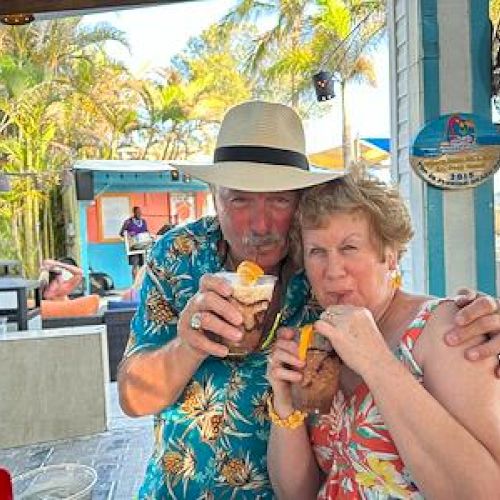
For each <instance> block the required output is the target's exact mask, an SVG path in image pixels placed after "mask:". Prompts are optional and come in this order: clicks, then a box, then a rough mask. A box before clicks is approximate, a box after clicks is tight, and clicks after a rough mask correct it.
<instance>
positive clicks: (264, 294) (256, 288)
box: [217, 272, 276, 356]
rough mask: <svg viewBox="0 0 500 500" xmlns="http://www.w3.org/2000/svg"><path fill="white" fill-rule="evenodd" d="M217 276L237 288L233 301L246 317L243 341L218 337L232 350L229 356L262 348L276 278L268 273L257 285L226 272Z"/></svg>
mask: <svg viewBox="0 0 500 500" xmlns="http://www.w3.org/2000/svg"><path fill="white" fill-rule="evenodd" d="M217 276H219V277H222V278H224V279H225V280H227V281H229V283H230V284H231V286H232V287H233V293H232V295H231V297H230V298H229V301H230V302H231V303H232V304H233V305H234V306H235V307H236V308H237V309H238V310H239V311H240V312H241V314H242V316H243V324H242V325H241V327H240V330H241V331H242V332H243V338H242V339H241V340H240V341H239V342H232V341H229V340H227V339H225V338H222V337H218V340H219V341H220V342H222V343H223V344H224V345H227V346H228V347H229V356H245V355H247V354H250V353H251V352H254V351H256V350H257V349H258V348H259V347H260V344H261V341H262V333H263V332H262V326H263V323H264V318H265V315H266V312H267V309H268V307H269V304H270V302H271V299H272V296H273V291H274V285H275V284H276V276H271V275H268V274H265V275H263V276H261V277H260V278H258V279H257V281H256V282H255V283H254V284H247V283H244V282H242V280H241V278H240V276H239V275H238V274H236V273H230V272H222V273H217Z"/></svg>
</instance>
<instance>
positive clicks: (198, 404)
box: [125, 217, 317, 500]
mask: <svg viewBox="0 0 500 500" xmlns="http://www.w3.org/2000/svg"><path fill="white" fill-rule="evenodd" d="M221 238H222V233H221V231H220V227H219V224H218V221H217V219H215V218H210V217H207V218H204V219H201V220H199V221H197V222H194V223H192V224H188V225H186V226H182V227H178V228H176V229H174V230H173V231H170V232H168V233H167V234H165V235H164V236H163V237H162V238H161V239H160V240H159V241H158V242H157V243H156V244H155V246H154V248H153V250H152V253H151V256H150V257H149V259H148V263H147V265H148V273H147V275H146V278H145V280H144V285H143V287H142V290H141V303H140V306H139V308H138V311H137V314H136V315H135V316H134V319H133V320H132V324H131V333H130V338H129V343H128V346H127V350H126V354H125V355H126V356H130V355H132V354H134V353H137V352H142V351H145V350H151V349H157V348H159V347H161V346H163V345H165V344H166V343H167V342H169V341H170V340H172V339H173V338H174V337H175V336H176V335H177V320H178V316H179V314H180V312H181V311H182V310H183V309H184V307H185V306H186V303H187V301H188V300H189V299H190V298H191V297H192V296H193V294H194V293H196V291H197V290H198V283H199V280H200V278H201V277H202V276H203V275H204V274H205V273H214V272H218V271H220V270H221V269H222V267H223V262H222V260H223V259H221V257H220V255H219V254H220V252H219V251H218V248H219V242H220V241H221ZM307 295H308V285H307V284H306V282H305V280H304V276H303V274H297V275H296V276H294V277H293V278H292V279H291V281H290V283H289V286H288V288H287V291H286V293H285V294H284V297H283V304H282V309H281V315H280V317H281V323H280V324H295V323H297V322H300V321H302V320H304V321H309V320H310V318H314V315H315V314H317V313H316V310H315V309H314V308H309V307H307V306H304V304H305V301H306V300H307ZM267 354H268V352H266V351H262V352H257V353H254V354H252V355H249V356H246V357H245V358H242V359H240V360H229V359H228V360H223V359H219V358H215V357H208V358H207V359H206V360H205V361H204V362H203V363H202V365H201V366H200V368H199V369H198V370H197V372H196V373H195V374H194V376H193V378H192V379H191V381H190V383H189V384H188V385H187V387H186V388H185V390H184V392H183V394H182V395H181V396H180V397H179V399H178V400H177V402H176V403H174V404H173V405H172V406H170V407H168V408H166V409H164V410H163V411H162V412H160V413H159V414H157V415H156V416H155V420H154V434H155V444H154V450H153V453H152V456H151V458H150V460H149V463H148V466H147V470H146V477H145V479H144V481H143V484H142V487H141V489H140V492H139V498H140V499H155V500H162V499H169V500H170V499H172V500H175V499H190V500H196V499H213V498H217V499H219V500H223V499H228V500H229V499H248V500H250V499H252V500H254V499H268V498H273V492H272V488H271V484H270V481H269V478H268V475H267V457H266V453H267V440H268V436H269V425H270V424H269V420H268V416H267V407H266V400H267V397H268V394H269V383H268V381H267V379H266V376H265V374H266V365H267Z"/></svg>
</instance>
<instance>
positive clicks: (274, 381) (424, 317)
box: [268, 174, 500, 500]
mask: <svg viewBox="0 0 500 500" xmlns="http://www.w3.org/2000/svg"><path fill="white" fill-rule="evenodd" d="M297 221H298V223H299V224H300V231H299V233H296V235H295V236H296V239H297V238H299V240H300V243H301V247H302V256H303V257H302V258H303V263H304V267H305V271H306V274H307V277H308V279H309V282H310V284H311V288H312V292H313V293H314V295H315V297H316V299H317V301H318V302H319V304H320V305H321V306H322V308H323V309H325V312H324V313H323V314H322V316H321V319H320V320H319V321H317V322H316V323H314V330H315V332H316V333H317V334H319V335H321V336H323V337H324V338H326V339H327V340H328V341H329V342H330V343H331V345H332V346H333V349H335V351H336V353H337V354H338V356H339V357H340V358H341V360H342V361H343V365H342V367H341V370H340V381H339V389H338V391H337V392H336V393H335V396H334V399H333V403H332V405H331V409H330V412H329V413H328V414H327V415H324V416H321V417H319V418H317V419H315V420H312V421H311V422H310V425H309V428H307V427H306V425H305V422H306V420H305V414H304V413H302V412H300V411H297V408H295V407H294V401H293V398H292V392H291V388H292V384H294V383H300V382H301V380H302V373H303V369H304V367H305V363H304V361H302V360H301V359H300V357H299V356H298V346H297V343H296V342H295V341H294V332H293V331H292V330H290V329H282V330H281V331H280V335H279V339H278V341H277V342H276V344H275V346H274V349H273V353H272V356H271V358H270V362H269V366H268V378H269V380H270V382H271V385H272V389H273V397H272V401H271V403H270V415H271V419H272V422H273V425H272V430H271V438H270V443H269V449H268V467H269V471H270V476H271V480H272V483H273V487H274V489H275V492H276V493H277V495H278V497H279V498H284V499H287V498H289V499H293V500H295V499H297V498H300V499H308V498H316V497H317V498H321V499H335V498H347V499H357V498H412V499H418V498H423V497H424V496H425V497H429V498H442V499H448V498H453V499H460V498H463V499H471V498H474V499H476V498H477V499H490V498H496V497H497V496H498V492H499V491H500V385H499V384H498V381H497V380H496V379H495V378H494V377H492V372H493V370H494V368H495V360H494V359H493V358H492V359H488V360H483V361H481V362H478V363H469V362H468V361H467V360H466V359H464V356H463V354H462V353H460V352H458V351H457V350H456V349H453V348H451V347H448V346H446V345H445V344H444V342H443V340H442V339H443V336H444V334H445V333H446V332H448V331H449V330H451V329H452V328H453V326H454V314H455V312H456V306H455V304H454V303H453V302H452V301H447V300H442V301H439V300H435V299H432V298H429V297H424V296H418V295H415V294H412V293H408V292H405V291H402V290H401V289H400V287H399V285H400V280H399V279H397V274H398V263H399V260H400V258H401V255H402V253H403V252H404V251H405V249H406V245H407V244H408V242H409V240H410V239H411V237H412V234H413V232H412V228H411V222H410V217H409V214H408V210H407V209H406V206H405V203H404V201H403V199H402V198H401V196H400V195H399V194H398V192H397V191H396V190H395V189H394V188H391V187H389V186H386V185H384V184H383V183H381V182H379V181H377V180H374V179H371V178H369V177H367V176H366V175H362V174H354V175H348V176H346V177H345V178H342V179H335V180H333V181H331V182H329V183H327V184H324V185H321V186H318V187H314V188H312V189H310V190H308V191H307V192H306V193H305V194H304V195H303V197H302V199H301V201H300V204H299V209H298V216H297ZM480 342H481V340H480V339H479V340H478V339H474V340H471V341H469V347H470V346H473V345H477V344H478V343H480Z"/></svg>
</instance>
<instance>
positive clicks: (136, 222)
mask: <svg viewBox="0 0 500 500" xmlns="http://www.w3.org/2000/svg"><path fill="white" fill-rule="evenodd" d="M133 213H134V215H132V217H129V218H128V219H126V220H125V221H124V222H123V224H122V228H121V229H120V233H119V234H120V236H121V237H122V238H123V237H124V235H125V231H126V232H127V236H128V237H129V238H131V240H134V239H135V238H136V237H137V235H139V234H142V233H148V225H147V223H146V221H145V220H144V219H143V218H142V211H141V207H134V208H133ZM130 247H131V248H133V244H132V243H131V244H130ZM128 263H129V265H130V266H132V279H133V280H134V281H135V277H136V275H137V271H138V270H139V268H140V267H142V266H143V265H144V254H143V253H137V254H133V255H129V256H128Z"/></svg>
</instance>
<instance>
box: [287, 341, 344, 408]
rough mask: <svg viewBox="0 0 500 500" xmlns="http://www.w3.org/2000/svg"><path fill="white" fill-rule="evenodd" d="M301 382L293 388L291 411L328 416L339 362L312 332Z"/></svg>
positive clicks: (338, 372)
mask: <svg viewBox="0 0 500 500" xmlns="http://www.w3.org/2000/svg"><path fill="white" fill-rule="evenodd" d="M305 362H306V366H305V368H304V370H303V372H302V374H303V378H302V381H301V382H299V383H296V384H292V398H293V405H294V408H296V409H297V410H301V411H305V412H307V413H310V414H320V415H323V414H327V413H330V409H331V406H332V401H333V398H334V396H335V394H336V393H337V391H338V388H339V379H340V367H341V361H340V358H339V357H338V355H337V354H336V352H335V351H334V349H333V348H332V345H331V344H330V342H329V341H328V340H327V339H326V338H325V337H323V336H322V335H320V334H319V333H316V332H313V337H312V342H311V345H310V346H309V348H308V349H307V352H306V358H305Z"/></svg>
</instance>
